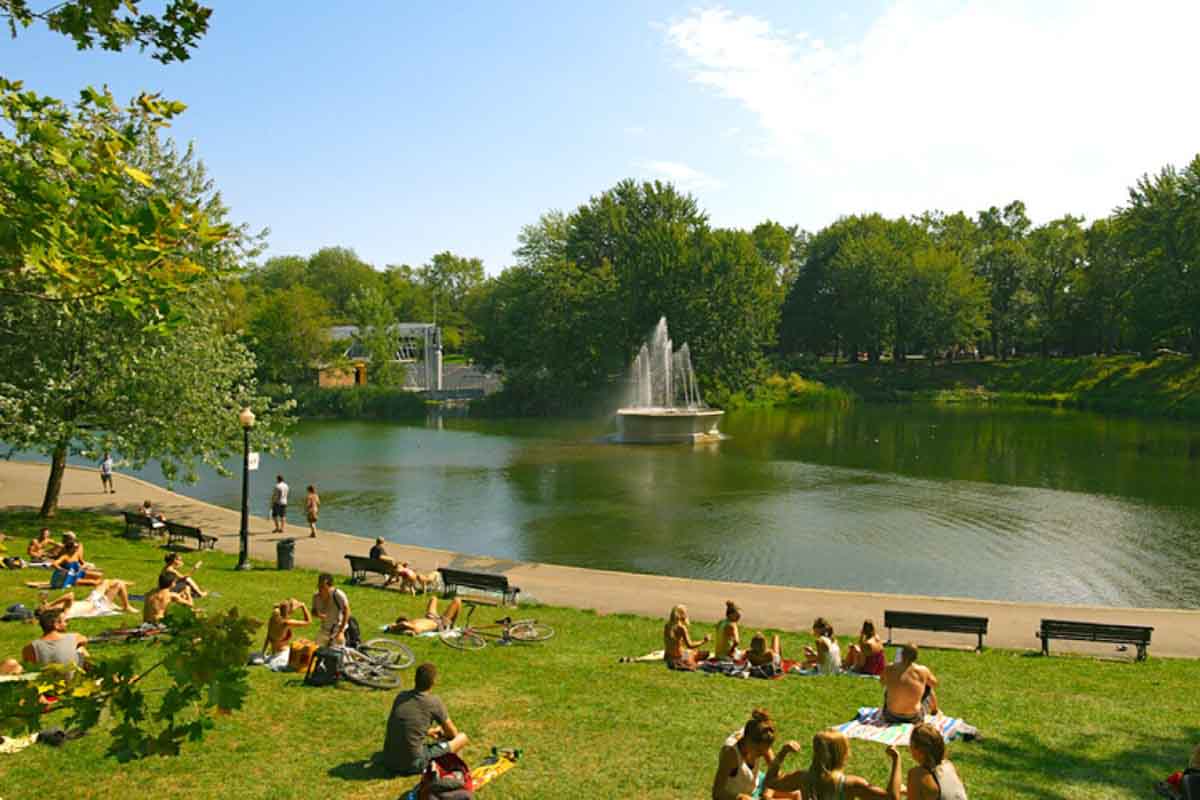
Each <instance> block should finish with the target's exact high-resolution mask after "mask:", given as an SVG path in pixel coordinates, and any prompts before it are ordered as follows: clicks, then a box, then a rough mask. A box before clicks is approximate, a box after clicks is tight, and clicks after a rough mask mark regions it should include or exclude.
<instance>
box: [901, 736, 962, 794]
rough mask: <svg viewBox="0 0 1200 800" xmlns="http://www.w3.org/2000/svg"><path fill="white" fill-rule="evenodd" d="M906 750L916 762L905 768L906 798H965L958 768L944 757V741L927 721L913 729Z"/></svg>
mask: <svg viewBox="0 0 1200 800" xmlns="http://www.w3.org/2000/svg"><path fill="white" fill-rule="evenodd" d="M908 752H909V754H910V755H912V758H913V761H915V762H917V763H916V765H915V766H914V767H913V768H912V769H910V770H909V771H908V783H907V785H908V800H967V790H966V787H964V786H963V782H962V779H961V778H959V777H958V770H957V769H955V768H954V765H953V764H951V763H950V762H949V761H947V760H946V740H945V739H943V738H942V733H941V731H939V730H938V729H937V728H936V727H934V726H933V725H930V724H929V723H928V722H922V723H921V724H920V725H918V726H917V727H915V728H913V730H912V734H911V737H910V738H909V740H908Z"/></svg>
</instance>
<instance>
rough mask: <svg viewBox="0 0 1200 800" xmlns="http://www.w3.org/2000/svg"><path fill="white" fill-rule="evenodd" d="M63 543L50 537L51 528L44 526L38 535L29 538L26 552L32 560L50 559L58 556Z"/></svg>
mask: <svg viewBox="0 0 1200 800" xmlns="http://www.w3.org/2000/svg"><path fill="white" fill-rule="evenodd" d="M60 547H61V545H60V544H59V543H58V542H56V541H54V540H53V539H51V538H50V529H49V528H42V529H41V530H40V531H38V534H37V536H35V537H33V538H32V539H30V540H29V547H27V548H26V549H25V552H26V553H28V554H29V559H30V560H31V561H50V560H52V559H54V558H56V557H57V556H58V550H59V548H60Z"/></svg>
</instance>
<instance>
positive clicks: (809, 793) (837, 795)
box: [803, 731, 900, 800]
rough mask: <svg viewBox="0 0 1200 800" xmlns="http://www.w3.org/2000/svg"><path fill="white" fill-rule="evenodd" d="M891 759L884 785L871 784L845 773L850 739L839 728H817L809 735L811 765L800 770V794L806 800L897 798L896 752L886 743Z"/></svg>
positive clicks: (898, 781) (898, 796) (898, 763)
mask: <svg viewBox="0 0 1200 800" xmlns="http://www.w3.org/2000/svg"><path fill="white" fill-rule="evenodd" d="M885 753H886V755H887V757H888V760H889V761H891V765H892V766H891V772H890V774H889V776H888V785H887V788H886V789H885V788H883V787H881V786H873V785H872V784H871V782H870V781H868V780H867V779H866V778H860V777H859V776H857V775H847V774H846V761H847V760H848V759H849V757H850V740H849V739H847V738H846V734H844V733H842V732H840V731H821V732H820V733H818V734H817V735H816V736H814V737H813V755H812V765H811V766H810V767H809V768H808V771H807V772H806V773H804V778H803V785H804V787H805V793H804V796H805V797H806V798H807V799H808V800H867V798H886V799H887V800H900V751H898V750H897V749H896V748H895V747H891V746H889V747H888V748H887V750H886V751H885Z"/></svg>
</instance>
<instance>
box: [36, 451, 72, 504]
mask: <svg viewBox="0 0 1200 800" xmlns="http://www.w3.org/2000/svg"><path fill="white" fill-rule="evenodd" d="M66 471H67V446H66V445H65V444H60V445H59V446H58V447H56V448H54V455H53V457H52V458H51V461H50V480H48V481H47V482H46V496H45V497H44V498H43V499H42V510H41V512H40V516H42V517H53V516H54V514H55V512H56V511H58V495H59V493H61V492H62V481H63V473H64V472H66Z"/></svg>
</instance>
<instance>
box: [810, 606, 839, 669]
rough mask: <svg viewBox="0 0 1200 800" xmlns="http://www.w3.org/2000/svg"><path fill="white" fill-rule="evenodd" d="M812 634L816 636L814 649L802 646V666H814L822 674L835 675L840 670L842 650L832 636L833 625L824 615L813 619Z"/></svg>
mask: <svg viewBox="0 0 1200 800" xmlns="http://www.w3.org/2000/svg"><path fill="white" fill-rule="evenodd" d="M812 632H813V636H814V637H815V638H816V640H817V641H816V649H814V648H812V647H805V648H804V666H805V667H806V668H810V669H811V668H814V667H815V668H816V670H817V672H819V673H820V674H822V675H836V674H837V673H839V672H841V671H842V651H841V648H839V647H838V643H837V639H835V638H833V626H832V625H830V624H829V621H828V620H826V619H825V618H824V617H817V618H816V619H815V620H813V627H812Z"/></svg>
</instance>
